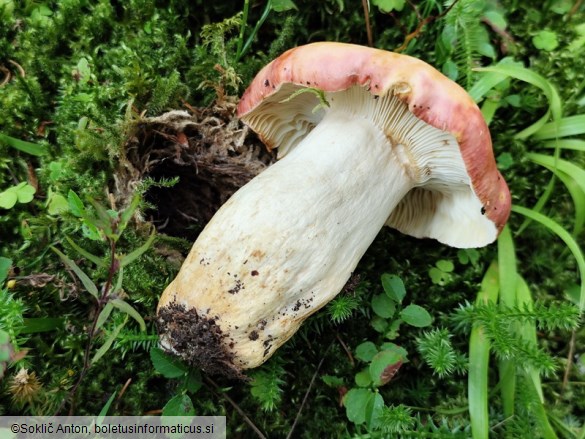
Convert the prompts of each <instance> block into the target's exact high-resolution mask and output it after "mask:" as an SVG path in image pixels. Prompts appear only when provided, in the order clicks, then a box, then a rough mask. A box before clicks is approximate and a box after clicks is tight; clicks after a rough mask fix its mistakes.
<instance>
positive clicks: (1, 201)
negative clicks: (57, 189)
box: [0, 181, 36, 209]
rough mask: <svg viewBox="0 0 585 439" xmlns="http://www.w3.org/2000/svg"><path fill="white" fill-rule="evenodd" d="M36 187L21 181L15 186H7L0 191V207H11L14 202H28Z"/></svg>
mask: <svg viewBox="0 0 585 439" xmlns="http://www.w3.org/2000/svg"><path fill="white" fill-rule="evenodd" d="M35 192H36V189H35V188H34V187H32V186H31V185H30V184H28V183H27V182H26V181H23V182H21V183H19V184H17V185H16V186H12V187H9V188H8V189H6V190H5V191H3V192H0V207H2V208H4V209H11V208H12V207H14V205H15V204H16V202H17V201H18V202H19V203H29V202H30V201H32V199H33V198H34V195H35Z"/></svg>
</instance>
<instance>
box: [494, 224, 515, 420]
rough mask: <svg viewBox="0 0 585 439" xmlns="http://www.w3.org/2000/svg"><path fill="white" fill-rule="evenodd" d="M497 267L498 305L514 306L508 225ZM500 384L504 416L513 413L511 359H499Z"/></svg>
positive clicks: (512, 242) (502, 237)
mask: <svg viewBox="0 0 585 439" xmlns="http://www.w3.org/2000/svg"><path fill="white" fill-rule="evenodd" d="M498 268H499V276H500V277H499V284H500V300H499V303H500V305H502V306H504V307H506V308H513V307H514V306H516V304H517V301H516V285H517V283H518V272H517V270H516V251H515V249H514V240H513V238H512V233H511V232H510V227H509V226H506V227H504V229H503V230H502V233H500V236H499V238H498ZM499 369H500V385H501V395H502V405H503V407H504V414H505V415H506V416H512V415H514V401H515V398H516V363H515V362H514V361H513V360H500V361H499Z"/></svg>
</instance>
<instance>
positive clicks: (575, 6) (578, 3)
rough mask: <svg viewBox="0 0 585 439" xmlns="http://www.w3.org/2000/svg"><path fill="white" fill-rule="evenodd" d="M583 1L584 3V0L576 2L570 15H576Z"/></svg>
mask: <svg viewBox="0 0 585 439" xmlns="http://www.w3.org/2000/svg"><path fill="white" fill-rule="evenodd" d="M581 3H583V0H577V1H576V2H575V4H574V5H573V7H572V8H571V10H570V11H569V16H571V15H574V14H575V13H576V12H577V11H578V10H579V7H581Z"/></svg>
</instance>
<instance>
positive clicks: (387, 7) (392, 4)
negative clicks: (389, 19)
mask: <svg viewBox="0 0 585 439" xmlns="http://www.w3.org/2000/svg"><path fill="white" fill-rule="evenodd" d="M405 3H406V0H372V4H374V5H375V6H377V7H378V9H380V11H382V12H384V13H388V12H392V11H398V12H400V11H402V9H404V4H405Z"/></svg>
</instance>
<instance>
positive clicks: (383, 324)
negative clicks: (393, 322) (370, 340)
mask: <svg viewBox="0 0 585 439" xmlns="http://www.w3.org/2000/svg"><path fill="white" fill-rule="evenodd" d="M370 325H372V328H374V330H376V331H378V332H380V333H382V332H386V330H387V329H388V325H389V323H388V320H386V319H383V318H382V317H379V316H374V317H372V320H371V321H370Z"/></svg>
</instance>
